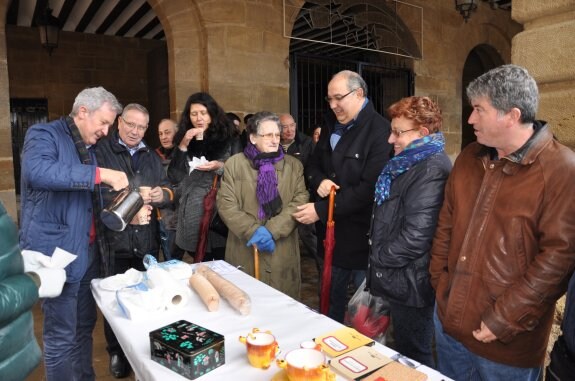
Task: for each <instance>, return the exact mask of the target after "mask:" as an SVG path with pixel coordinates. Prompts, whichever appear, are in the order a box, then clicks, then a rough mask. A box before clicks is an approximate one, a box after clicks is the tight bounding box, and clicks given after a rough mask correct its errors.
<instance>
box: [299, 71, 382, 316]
mask: <svg viewBox="0 0 575 381" xmlns="http://www.w3.org/2000/svg"><path fill="white" fill-rule="evenodd" d="M327 93H328V95H327V97H326V101H327V102H328V103H329V105H330V108H331V110H332V111H333V113H330V114H329V115H328V120H327V121H326V123H325V127H324V129H323V131H322V134H321V136H320V139H319V142H318V143H317V145H316V147H315V150H314V152H313V154H312V155H311V157H310V159H309V162H308V164H307V166H306V180H307V181H308V184H309V186H310V188H311V189H313V190H314V191H315V193H316V199H317V201H316V202H314V203H308V204H305V205H302V206H300V207H298V210H299V211H298V212H296V213H294V218H296V220H297V221H299V222H301V223H304V224H311V223H314V222H316V221H319V222H318V223H317V224H316V232H317V238H318V242H323V239H324V237H325V230H326V223H327V213H328V198H327V196H328V195H329V192H330V189H331V187H332V186H335V188H336V189H337V195H336V198H335V204H336V207H335V210H334V220H335V240H336V244H335V249H334V253H333V265H332V284H331V295H330V309H329V316H330V317H331V318H333V319H334V320H337V321H339V322H343V318H344V315H345V308H346V305H347V302H348V296H347V295H348V288H347V287H348V283H349V282H350V279H353V282H354V284H355V286H356V288H357V287H359V286H360V285H361V282H362V281H363V279H364V278H365V271H366V269H367V259H368V254H369V245H368V239H367V233H368V230H369V222H370V216H371V210H372V206H373V194H374V188H375V182H376V181H377V177H378V176H379V173H380V172H381V169H382V168H383V166H384V165H385V163H386V162H387V160H388V159H389V158H390V155H391V145H390V144H389V143H388V141H387V140H388V138H389V134H390V130H391V127H390V124H389V121H388V120H386V119H385V118H384V117H383V116H381V115H380V114H378V113H377V111H375V109H374V107H373V104H372V102H370V101H369V99H368V98H367V85H366V83H365V81H364V80H363V78H361V76H360V75H359V74H357V73H355V72H352V71H348V70H346V71H342V72H339V73H337V74H336V75H334V76H333V78H332V80H331V81H330V82H329V84H328V92H327ZM318 254H319V255H321V256H323V246H322V245H318Z"/></svg>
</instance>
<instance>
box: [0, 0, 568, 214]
mask: <svg viewBox="0 0 575 381" xmlns="http://www.w3.org/2000/svg"><path fill="white" fill-rule="evenodd" d="M148 2H149V3H150V5H151V6H152V8H153V9H154V11H155V13H156V14H157V15H158V18H159V19H160V22H161V23H162V26H163V28H164V32H165V34H166V42H165V44H166V45H167V50H168V73H169V97H170V99H169V102H170V114H171V117H172V118H173V119H175V120H177V119H178V118H179V117H180V114H181V110H182V108H183V107H184V104H185V101H186V99H187V98H188V96H189V95H190V94H192V93H194V92H197V91H209V92H210V93H212V94H213V95H214V97H215V98H216V99H217V100H218V102H219V103H220V104H221V105H222V106H223V107H224V109H226V111H233V112H236V113H237V114H239V115H240V116H243V115H245V114H246V113H250V112H254V111H258V110H263V109H267V110H272V111H278V112H279V111H286V110H289V65H288V57H289V43H290V39H289V38H287V37H284V31H283V2H282V1H277V0H148ZM407 2H408V3H411V4H413V5H415V6H419V7H422V9H423V23H422V25H420V26H419V27H420V28H421V31H419V30H415V31H414V32H415V33H419V32H421V33H422V36H423V40H422V46H421V47H420V48H421V50H422V52H423V59H421V60H416V61H414V62H413V69H414V72H415V92H416V94H417V95H428V96H431V97H432V98H433V99H435V100H437V101H438V102H439V104H440V106H441V108H442V109H443V112H444V120H445V123H444V131H445V132H446V138H447V151H448V153H449V154H450V155H451V156H452V157H454V156H455V155H456V154H457V153H458V152H459V150H460V149H459V147H460V142H461V105H462V104H461V102H462V101H461V94H462V88H461V87H462V86H461V82H462V78H461V77H462V69H463V65H464V63H465V60H466V58H467V56H468V55H469V52H470V51H471V50H473V48H474V47H476V46H478V45H480V44H487V45H489V46H492V47H493V48H494V49H495V50H496V51H497V52H498V53H499V54H500V56H501V58H502V60H503V61H504V62H511V40H512V38H513V36H514V35H515V34H517V33H518V32H519V31H521V30H522V27H521V25H520V24H518V23H516V22H513V21H512V20H511V14H510V13H509V12H506V11H502V10H492V9H490V8H489V6H488V4H487V3H486V2H483V1H481V2H480V4H479V9H478V11H477V12H475V13H474V14H473V15H472V16H471V18H470V20H469V22H468V23H464V21H463V18H462V17H461V16H460V15H459V13H458V12H457V11H456V10H455V9H454V5H453V1H451V0H438V1H433V2H430V1H426V0H408V1H407ZM292 3H294V4H295V3H298V4H303V2H302V1H300V0H293V1H292ZM515 3H518V4H519V5H517V6H516V5H515ZM526 3H530V2H528V1H520V0H514V11H515V8H518V9H519V10H518V12H523V13H525V12H524V11H522V8H523V4H526ZM558 3H560V4H562V7H563V8H561V7H559V8H558V9H565V7H567V6H568V5H569V4H571V3H572V2H570V1H565V0H563V1H558ZM565 4H567V5H565ZM539 8H541V7H539ZM5 12H6V5H5V4H4V3H2V4H0V16H1V15H5ZM541 12H542V13H541ZM541 12H540V13H537V17H543V18H549V17H551V16H548V15H547V14H548V13H549V12H548V10H547V9H544V10H543V11H541ZM545 12H547V13H545ZM540 14H541V15H544V16H539V15H540ZM516 20H517V21H519V22H523V20H527V22H530V20H531V18H525V19H522V18H520V17H516ZM412 21H413V20H409V22H408V24H409V25H410V26H411V25H418V24H417V23H413V22H412ZM565 22H566V23H567V21H565ZM3 23H4V18H2V17H0V37H3V35H2V33H4V32H5V30H6V29H5V28H4V24H3ZM536 26H537V23H535V22H534V24H533V26H532V27H531V26H530V27H529V28H530V30H533V31H535V32H539V29H541V30H543V29H542V28H538V27H536ZM290 29H291V25H287V30H288V31H289V30H290ZM530 30H529V29H528V30H526V32H525V33H526V34H525V36H527V35H528V32H530ZM558 31H559V32H562V33H567V32H568V31H569V29H568V28H567V29H561V28H558ZM6 37H7V42H8V46H7V47H4V46H3V45H2V44H3V43H4V38H2V41H0V90H4V91H0V175H2V176H0V198H2V197H4V196H3V192H7V194H9V195H11V194H12V193H13V188H14V186H13V183H12V182H13V180H12V177H13V176H12V169H11V166H12V162H11V160H12V159H11V157H12V155H11V147H10V143H9V142H10V141H11V139H10V136H9V135H10V131H9V130H8V127H7V126H9V108H8V99H9V96H18V97H48V98H49V107H50V118H54V117H56V116H58V115H60V114H66V113H68V112H69V109H70V107H71V104H72V101H73V96H74V95H75V94H76V93H77V92H78V91H79V89H80V88H82V87H85V86H88V85H91V84H103V85H104V86H105V87H107V88H109V90H111V91H112V92H114V93H115V94H116V95H117V96H118V98H119V99H120V100H121V101H123V102H125V101H126V100H127V99H129V100H130V101H139V102H141V103H143V104H146V102H147V101H149V100H148V99H147V98H146V86H145V82H146V80H147V77H146V75H147V74H146V71H145V68H144V66H143V65H144V64H145V60H144V59H142V58H141V57H143V55H144V54H145V52H146V51H147V49H148V48H153V47H154V46H150V45H149V44H154V43H157V41H146V40H136V39H122V38H117V37H108V36H96V35H89V34H76V33H62V42H61V46H60V47H59V48H58V49H56V50H55V52H54V53H53V56H52V57H51V58H49V57H48V55H47V53H46V52H45V51H44V50H42V49H41V48H40V47H39V43H38V39H37V37H38V36H37V32H36V31H35V30H33V29H26V28H25V30H22V31H20V30H18V31H17V33H15V31H13V30H12V29H11V28H8V29H7V35H6ZM568 40H569V39H568V38H566V39H565V41H568ZM518 41H519V40H518ZM20 46H25V47H27V48H26V49H27V51H26V50H22V49H21V48H20ZM32 50H34V52H35V53H33V52H32ZM6 52H7V53H8V60H6V59H5V57H6ZM554 53H556V52H554ZM514 54H515V55H516V56H517V57H519V56H518V54H517V53H514ZM561 57H563V56H561ZM64 58H65V59H64ZM68 61H70V64H68V63H67V62H68ZM528 63H529V65H527V66H528V67H529V66H531V65H532V63H531V62H530V61H529V62H528ZM554 64H555V63H554ZM66 65H68V66H66ZM564 66H567V65H564ZM140 69H142V70H140ZM8 72H10V77H8ZM548 72H549V73H552V70H548ZM565 75H567V76H568V74H564V75H563V76H565ZM539 77H540V78H547V77H545V76H543V75H539ZM9 78H10V79H9ZM538 79H539V78H538ZM545 86H547V87H552V86H555V85H554V82H553V83H552V81H547V82H545V83H544V84H543V86H542V87H545ZM561 92H567V93H568V92H569V89H568V87H567V86H566V85H561V86H560V87H559V88H557V89H555V90H554V92H551V93H546V95H545V96H546V97H547V98H545V99H544V100H543V102H542V103H544V104H551V103H552V102H551V101H550V100H551V99H556V98H557V97H558V96H559V95H560V94H561ZM8 94H10V95H9V96H8ZM547 94H554V98H548V95H547ZM548 99H549V101H548ZM549 108H550V106H547V107H544V109H549ZM562 117H564V116H562ZM557 124H558V123H557ZM5 198H6V197H4V199H5ZM8 203H10V201H9V202H8ZM8 208H10V205H8Z"/></svg>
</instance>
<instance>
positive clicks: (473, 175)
mask: <svg viewBox="0 0 575 381" xmlns="http://www.w3.org/2000/svg"><path fill="white" fill-rule="evenodd" d="M467 97H468V98H469V100H470V102H471V105H472V106H473V112H472V113H471V116H470V117H469V123H470V124H472V125H473V129H474V130H475V135H476V137H477V143H472V144H470V145H469V146H468V147H466V148H465V149H464V150H463V152H462V153H461V154H460V155H459V157H458V158H457V160H456V162H455V164H454V167H453V170H452V172H451V175H450V177H449V180H448V182H447V185H446V189H445V201H444V204H443V208H442V210H441V213H440V216H439V223H438V227H437V231H436V233H435V238H434V242H433V249H432V258H431V265H430V273H431V283H432V285H433V287H434V288H435V291H436V303H437V305H436V307H437V308H436V315H435V330H436V332H435V336H436V345H437V355H438V368H439V371H441V372H442V373H444V374H445V375H447V376H449V377H452V378H454V379H462V377H469V378H466V379H481V380H538V379H539V378H540V377H541V372H542V366H543V361H544V357H545V351H546V347H547V341H548V338H549V332H550V329H551V324H552V321H553V313H554V310H555V302H556V300H557V299H558V298H559V297H560V296H561V295H563V293H564V292H565V290H566V288H567V282H568V280H569V277H570V275H571V273H572V272H573V268H574V266H575V241H574V237H575V203H574V202H573V196H572V195H573V189H575V153H573V152H572V151H571V150H570V149H569V148H567V147H565V146H563V145H561V144H559V143H558V142H557V141H556V140H555V139H554V137H553V134H552V132H551V129H550V128H549V127H548V126H547V125H546V124H545V122H541V121H537V120H535V113H536V111H537V105H538V99H539V95H538V90H537V85H536V83H535V80H534V79H533V78H532V77H531V76H530V75H529V73H528V72H527V71H526V70H525V69H524V68H521V67H519V66H514V65H505V66H501V67H498V68H495V69H493V70H491V71H489V72H487V73H485V74H483V75H482V76H480V77H479V78H477V79H475V80H474V81H473V82H471V83H470V84H469V86H468V88H467ZM464 375H465V376H464Z"/></svg>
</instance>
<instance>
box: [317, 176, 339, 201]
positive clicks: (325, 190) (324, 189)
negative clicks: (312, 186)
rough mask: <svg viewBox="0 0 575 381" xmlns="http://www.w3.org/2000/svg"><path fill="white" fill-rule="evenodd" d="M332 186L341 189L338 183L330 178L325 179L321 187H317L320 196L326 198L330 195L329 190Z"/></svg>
mask: <svg viewBox="0 0 575 381" xmlns="http://www.w3.org/2000/svg"><path fill="white" fill-rule="evenodd" d="M332 186H335V190H338V189H339V185H337V184H336V183H334V182H333V181H331V180H328V179H325V180H323V181H322V182H321V183H320V184H319V187H317V194H318V195H319V197H321V198H324V197H327V196H329V191H331V187H332Z"/></svg>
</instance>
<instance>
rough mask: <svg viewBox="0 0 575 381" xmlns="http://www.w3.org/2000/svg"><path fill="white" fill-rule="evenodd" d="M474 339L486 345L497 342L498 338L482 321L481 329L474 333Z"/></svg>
mask: <svg viewBox="0 0 575 381" xmlns="http://www.w3.org/2000/svg"><path fill="white" fill-rule="evenodd" d="M473 337H475V340H477V341H481V342H482V343H486V344H487V343H490V342H492V341H495V340H497V336H495V335H494V334H493V332H491V330H490V329H489V328H488V327H487V326H486V325H485V323H484V322H483V321H481V326H480V328H479V329H476V330H474V331H473Z"/></svg>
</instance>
